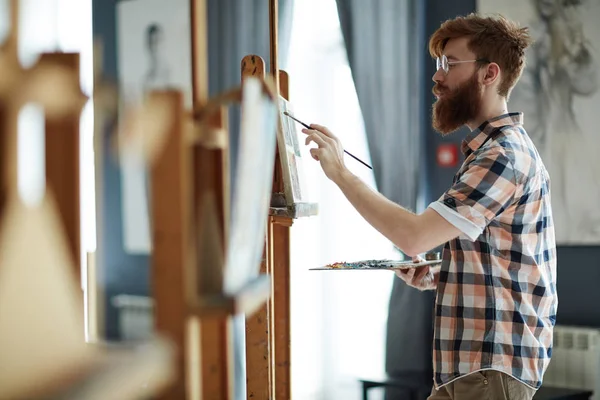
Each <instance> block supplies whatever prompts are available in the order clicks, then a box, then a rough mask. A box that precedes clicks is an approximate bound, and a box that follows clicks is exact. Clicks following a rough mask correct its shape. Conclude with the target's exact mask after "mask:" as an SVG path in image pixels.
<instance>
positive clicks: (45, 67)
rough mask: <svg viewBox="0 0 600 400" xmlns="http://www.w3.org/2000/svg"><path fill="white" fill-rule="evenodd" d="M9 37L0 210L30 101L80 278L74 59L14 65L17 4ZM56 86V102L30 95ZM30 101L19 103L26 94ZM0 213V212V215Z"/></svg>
mask: <svg viewBox="0 0 600 400" xmlns="http://www.w3.org/2000/svg"><path fill="white" fill-rule="evenodd" d="M10 15H11V18H10V32H9V35H8V38H7V39H6V42H5V43H4V44H3V46H2V53H4V54H3V57H4V59H5V63H4V65H3V66H4V67H5V68H6V69H4V70H3V71H2V74H3V75H4V76H5V78H4V79H5V80H6V82H9V83H10V84H9V85H7V87H4V89H5V90H4V91H2V92H0V119H1V120H2V126H1V127H0V151H1V152H2V154H1V155H0V157H1V164H2V165H1V167H0V168H1V169H2V171H1V176H0V186H1V189H0V190H1V191H2V194H1V195H0V198H1V199H0V210H1V208H2V207H3V202H4V199H5V196H6V194H7V192H9V191H16V190H17V119H18V114H19V111H20V110H21V107H23V106H24V105H25V104H27V103H28V102H30V101H36V102H39V103H41V105H42V106H43V107H44V109H45V115H46V126H45V128H46V130H45V131H46V139H45V159H46V163H45V169H46V181H47V187H48V188H49V189H50V190H51V191H52V192H53V195H54V197H55V200H56V204H57V207H58V209H59V212H60V217H61V222H62V224H63V227H64V228H65V230H66V233H67V238H68V244H69V250H70V255H71V256H72V260H73V265H74V266H75V268H74V271H73V273H74V276H75V277H76V278H77V279H80V276H81V262H80V260H81V254H80V251H81V244H80V194H79V175H80V174H79V116H80V114H81V110H82V108H83V105H84V104H85V101H86V100H87V99H86V97H85V96H84V95H83V93H82V92H81V89H80V86H79V54H78V53H46V54H42V55H41V57H40V59H39V60H38V62H37V63H36V64H35V65H34V66H33V67H31V68H29V69H27V70H25V69H23V68H22V67H21V66H20V64H19V60H18V56H17V48H18V43H19V35H18V30H19V1H18V0H11V1H10ZM41 80H50V81H51V80H60V81H61V82H63V83H62V84H61V86H60V87H55V88H54V89H55V90H61V91H62V92H61V100H62V101H58V102H57V101H55V99H52V98H51V97H49V96H47V94H46V93H39V92H38V91H37V90H36V87H32V85H36V83H35V82H37V83H38V85H37V87H39V82H41ZM32 90H33V93H34V95H33V98H29V97H24V96H23V93H28V92H29V93H31V92H32ZM0 212H1V211H0Z"/></svg>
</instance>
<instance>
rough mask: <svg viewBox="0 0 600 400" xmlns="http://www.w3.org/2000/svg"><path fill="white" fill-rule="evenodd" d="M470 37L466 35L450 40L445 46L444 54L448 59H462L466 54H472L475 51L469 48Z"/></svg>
mask: <svg viewBox="0 0 600 400" xmlns="http://www.w3.org/2000/svg"><path fill="white" fill-rule="evenodd" d="M468 44H469V39H468V38H466V37H462V38H454V39H450V40H448V43H446V46H444V54H445V55H446V57H448V59H457V60H458V59H462V58H464V57H466V56H472V55H473V53H472V52H471V51H470V50H469V48H468Z"/></svg>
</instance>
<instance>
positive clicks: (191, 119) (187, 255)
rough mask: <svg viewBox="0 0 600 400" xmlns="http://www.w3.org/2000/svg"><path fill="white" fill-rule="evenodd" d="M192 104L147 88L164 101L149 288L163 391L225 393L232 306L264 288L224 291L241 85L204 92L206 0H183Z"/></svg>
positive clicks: (243, 308) (266, 285) (260, 295)
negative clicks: (232, 129) (173, 373)
mask: <svg viewBox="0 0 600 400" xmlns="http://www.w3.org/2000/svg"><path fill="white" fill-rule="evenodd" d="M190 1H191V2H190V4H191V22H192V23H191V26H192V59H193V110H192V111H191V112H186V111H185V110H184V104H183V103H184V102H183V94H182V93H181V92H179V91H162V92H153V93H151V94H150V96H151V97H154V98H155V99H160V100H161V102H162V103H163V104H165V105H167V107H169V109H170V110H171V113H172V115H174V118H172V124H171V125H170V128H169V135H168V136H169V137H168V140H167V141H166V143H167V144H166V146H165V148H164V149H163V150H162V152H161V154H160V155H159V157H158V159H157V160H156V162H155V164H154V165H153V166H152V169H151V182H152V183H151V186H152V192H151V196H152V197H151V198H152V211H151V212H152V221H153V222H152V225H153V227H152V229H153V232H152V238H153V239H152V240H153V255H152V289H153V296H154V300H155V309H154V314H155V323H156V330H157V332H158V333H160V334H163V335H165V336H167V337H168V338H170V339H171V341H172V342H173V343H174V344H175V345H176V348H177V349H178V357H177V368H178V373H177V379H176V382H175V384H174V385H172V386H171V387H170V388H169V390H168V391H167V392H166V393H164V395H163V396H162V397H161V398H163V399H174V400H175V399H176V400H181V399H203V400H206V399H219V400H220V399H231V398H232V396H233V359H232V355H233V340H232V332H231V326H230V325H231V316H232V315H234V314H239V313H252V312H253V311H255V310H256V308H257V307H259V306H260V305H261V304H263V303H264V302H265V301H266V299H267V298H268V296H269V295H270V280H269V279H268V277H265V276H260V277H259V278H258V279H256V280H255V281H252V282H249V283H248V284H247V285H246V286H245V287H243V288H242V289H241V290H240V291H239V292H237V293H235V294H233V295H227V294H225V293H224V291H223V259H224V255H225V249H226V247H227V226H228V219H229V211H228V206H227V204H228V202H229V153H228V134H227V126H226V120H227V118H226V109H225V107H224V105H223V104H224V103H226V102H228V101H238V100H239V94H240V93H241V91H240V89H239V88H238V89H236V90H233V91H231V92H230V93H229V94H227V95H225V96H221V97H219V96H217V98H216V99H208V98H207V88H208V78H207V77H208V74H207V61H206V60H207V43H206V1H205V0H190Z"/></svg>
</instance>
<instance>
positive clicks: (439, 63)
mask: <svg viewBox="0 0 600 400" xmlns="http://www.w3.org/2000/svg"><path fill="white" fill-rule="evenodd" d="M435 64H436V67H437V70H438V71H439V70H440V69H443V70H444V72H446V73H448V59H447V58H446V56H444V55H443V56H441V57H438V58H436V60H435Z"/></svg>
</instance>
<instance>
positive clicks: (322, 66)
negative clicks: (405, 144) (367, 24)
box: [287, 0, 398, 399]
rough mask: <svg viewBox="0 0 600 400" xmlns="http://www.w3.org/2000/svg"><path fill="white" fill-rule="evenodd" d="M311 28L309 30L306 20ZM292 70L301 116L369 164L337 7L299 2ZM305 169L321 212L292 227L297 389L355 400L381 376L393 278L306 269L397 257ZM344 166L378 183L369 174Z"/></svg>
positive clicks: (331, 0)
mask: <svg viewBox="0 0 600 400" xmlns="http://www.w3.org/2000/svg"><path fill="white" fill-rule="evenodd" d="M308 22H310V23H308ZM288 66H289V67H288V68H287V71H288V72H289V75H290V97H291V99H290V100H291V102H292V104H293V108H294V112H295V114H296V115H297V116H298V118H300V119H301V120H303V121H305V122H308V123H313V122H314V123H319V124H322V125H325V126H327V127H328V128H330V129H331V130H332V131H333V132H334V134H336V135H337V136H338V137H340V139H341V140H342V143H343V144H344V148H346V149H347V150H348V151H350V152H351V153H353V154H355V155H356V156H357V157H359V158H361V159H362V160H365V161H366V162H370V161H369V160H370V157H369V152H368V146H367V140H366V136H365V131H364V124H363V120H362V115H361V112H360V108H359V105H358V99H357V96H356V91H355V88H354V83H353V80H352V75H351V71H350V67H349V65H348V60H347V56H346V50H345V47H344V41H343V38H342V34H341V30H340V26H339V20H338V16H337V7H336V3H335V0H302V1H297V2H295V10H294V18H293V28H292V38H291V46H290V53H289V59H288ZM304 151H305V153H304V154H303V159H304V164H303V167H304V170H305V174H306V177H307V181H308V182H309V189H310V193H309V196H310V197H311V201H313V202H317V203H318V204H319V215H318V216H316V217H311V218H308V219H300V220H297V221H295V222H294V225H293V226H292V244H291V246H292V249H291V251H292V263H291V264H292V265H291V269H292V271H291V308H292V312H291V315H292V321H291V324H292V332H291V334H292V350H291V351H292V363H293V368H292V390H293V397H294V398H299V399H319V398H322V399H338V398H343V399H353V398H356V399H358V398H359V396H360V392H359V387H358V381H357V378H358V377H360V376H373V374H377V373H383V372H384V366H385V363H384V354H385V353H384V352H385V329H386V322H387V310H388V300H389V294H390V290H391V284H392V282H393V279H394V274H393V273H392V272H390V271H309V270H308V269H309V268H312V267H316V266H322V265H325V264H329V263H331V262H335V261H356V260H364V259H383V258H394V257H398V254H397V253H395V250H394V248H393V245H392V244H391V243H390V242H389V241H388V240H387V239H386V238H385V237H383V236H382V235H381V234H379V233H378V232H377V231H376V230H375V229H374V228H372V227H371V226H370V225H369V224H368V223H367V222H366V221H365V220H364V219H363V218H362V217H361V216H360V215H359V214H358V212H357V211H355V210H354V208H353V207H352V206H351V205H350V203H349V202H348V201H347V200H346V198H345V197H344V195H343V194H342V193H341V191H340V190H339V189H338V188H337V186H335V184H333V182H331V181H329V180H328V179H327V178H326V177H325V175H324V174H323V172H322V170H321V168H320V166H319V165H318V163H317V162H316V161H314V160H313V159H312V158H310V154H309V152H308V148H304ZM345 161H346V165H347V166H348V167H349V168H350V169H351V170H352V171H353V172H354V173H355V174H357V175H358V176H359V177H360V178H361V179H363V180H364V181H365V182H366V183H367V184H369V185H371V186H373V187H374V186H375V182H374V177H373V173H372V171H371V170H370V169H368V168H366V167H364V166H363V165H362V164H360V163H358V162H356V161H355V160H353V159H352V158H349V157H346V159H345Z"/></svg>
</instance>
